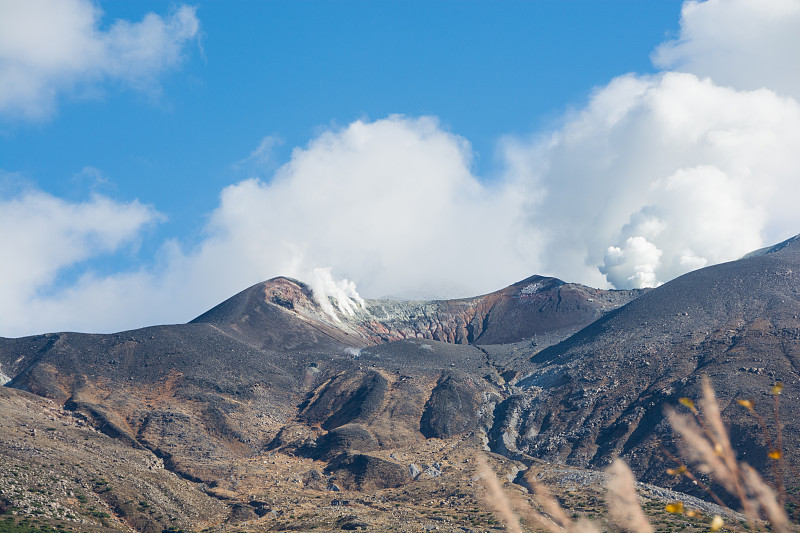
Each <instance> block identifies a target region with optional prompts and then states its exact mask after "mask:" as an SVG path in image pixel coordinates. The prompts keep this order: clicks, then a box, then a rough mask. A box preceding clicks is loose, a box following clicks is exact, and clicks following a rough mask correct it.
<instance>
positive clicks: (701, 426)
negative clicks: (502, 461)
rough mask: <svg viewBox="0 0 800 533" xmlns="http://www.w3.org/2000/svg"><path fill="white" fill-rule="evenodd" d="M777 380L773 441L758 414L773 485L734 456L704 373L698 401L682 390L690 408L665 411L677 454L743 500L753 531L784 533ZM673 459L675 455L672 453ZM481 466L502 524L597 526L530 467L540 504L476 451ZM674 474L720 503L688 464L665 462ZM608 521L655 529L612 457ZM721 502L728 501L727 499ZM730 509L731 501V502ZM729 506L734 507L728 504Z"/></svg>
mask: <svg viewBox="0 0 800 533" xmlns="http://www.w3.org/2000/svg"><path fill="white" fill-rule="evenodd" d="M782 388H783V386H782V385H781V384H776V385H775V386H774V387H773V388H772V394H773V397H774V398H775V406H774V408H775V417H776V425H777V428H778V436H777V439H776V441H777V446H776V445H773V440H772V439H771V438H770V435H769V432H768V431H767V428H766V424H765V423H764V420H763V418H761V417H760V416H759V417H758V419H759V422H760V424H761V426H762V429H763V430H764V431H765V434H766V442H767V445H768V448H769V452H768V455H769V457H770V459H773V460H775V461H776V462H777V464H776V465H774V466H775V467H774V468H773V475H774V478H775V481H776V485H777V490H776V489H775V488H773V487H771V486H770V485H769V484H768V483H767V482H765V481H764V479H763V478H762V477H761V475H760V474H759V473H758V472H756V471H755V469H753V468H752V467H751V466H750V465H748V464H747V463H744V462H740V461H738V460H737V458H736V452H735V451H734V450H733V447H732V446H731V441H730V436H729V434H728V430H727V427H726V426H725V423H724V422H723V420H722V414H721V412H720V408H719V403H718V402H717V398H716V395H715V393H714V389H713V388H712V386H711V383H710V381H709V380H708V379H707V378H705V379H704V380H703V393H702V397H701V399H700V400H699V401H698V405H699V408H698V407H696V406H695V404H694V402H693V401H691V400H690V399H688V398H681V401H680V403H681V404H682V405H684V406H685V407H687V408H688V409H689V410H690V411H691V413H692V414H691V415H687V414H682V413H678V412H677V411H675V410H674V409H671V408H670V409H667V418H668V420H669V423H670V425H671V426H672V429H673V431H675V433H676V434H677V436H678V439H677V442H678V448H679V450H680V452H681V455H682V456H683V457H684V458H685V459H686V461H687V462H688V463H689V465H691V467H693V468H696V469H697V471H699V472H701V473H703V474H705V475H708V476H709V477H711V478H712V479H714V480H715V481H716V482H717V483H719V484H720V485H721V486H722V487H724V488H725V490H726V491H728V492H729V493H730V494H731V495H732V496H734V497H735V498H736V499H737V500H738V502H739V504H740V505H741V511H742V513H743V514H744V515H745V516H746V518H747V521H748V526H749V529H750V530H751V531H760V530H762V529H763V526H764V524H765V522H766V525H768V526H769V528H770V529H771V530H772V531H775V532H777V533H789V532H790V531H792V524H791V522H790V521H789V518H788V516H787V514H786V511H785V508H784V497H785V491H784V483H783V477H782V475H781V472H782V468H781V464H780V461H781V460H782V453H781V447H782V444H783V443H782V438H781V434H780V428H781V426H780V417H779V414H778V413H779V402H778V399H777V397H778V395H779V394H780V393H781V390H782ZM739 404H740V405H742V406H744V407H746V408H748V409H749V410H750V412H751V413H754V414H755V411H754V410H753V402H752V400H741V401H739ZM676 460H677V459H676ZM479 465H480V472H481V476H482V478H483V480H484V484H485V487H486V494H487V501H488V502H489V504H491V505H492V507H493V508H494V509H495V510H496V511H497V513H498V514H499V515H500V517H501V518H502V520H503V522H504V523H505V524H506V527H507V528H508V529H509V530H510V531H513V532H515V533H516V532H520V533H521V532H522V531H523V528H522V526H523V523H524V524H526V525H530V526H536V527H538V528H544V529H545V530H547V531H549V532H551V533H564V532H568V533H596V532H599V531H600V528H599V527H598V525H597V524H595V523H593V522H591V521H589V520H587V519H585V518H580V519H578V520H577V521H573V520H572V519H571V518H570V517H569V514H568V513H567V511H566V510H564V509H563V507H562V506H561V505H560V504H559V503H558V500H556V499H555V498H554V497H553V496H551V495H550V493H549V491H548V490H547V489H546V487H544V486H543V485H541V484H539V483H537V482H536V481H535V480H534V477H533V475H532V471H531V470H529V471H528V473H527V474H526V476H525V477H526V480H527V481H528V483H529V485H530V486H531V487H532V488H533V491H534V493H535V496H536V502H537V503H538V505H539V507H540V508H541V511H537V510H536V509H534V508H533V507H532V506H531V505H530V504H529V503H528V502H527V501H524V500H523V499H521V498H513V497H512V496H510V495H509V493H506V492H505V491H504V490H503V489H502V487H501V484H500V482H499V480H498V479H497V477H496V476H495V475H494V473H493V472H492V470H491V468H490V467H489V465H488V463H487V462H486V460H485V459H484V458H482V457H481V458H479ZM668 472H669V473H671V474H674V475H683V476H686V477H688V478H689V479H691V480H692V481H693V482H694V483H695V484H697V485H699V486H700V487H701V488H703V489H705V490H706V491H707V492H708V493H709V495H710V496H711V497H712V498H713V499H714V500H715V501H716V502H717V503H718V504H721V505H723V506H725V505H724V503H723V501H722V499H721V498H720V497H719V496H718V495H717V494H715V493H714V492H713V491H711V490H710V489H709V488H708V487H707V486H706V485H704V484H703V483H702V482H701V481H700V479H698V477H697V476H695V475H694V474H693V473H692V471H691V469H690V468H689V467H687V466H686V465H684V464H682V463H680V466H679V467H678V468H676V469H670V470H668ZM606 474H607V476H608V479H607V486H606V487H607V497H606V503H607V507H608V519H609V522H611V523H612V524H614V525H615V526H617V527H618V528H620V529H621V530H622V531H628V532H631V533H654V528H653V525H652V524H651V522H650V520H649V519H648V517H647V515H646V514H645V512H644V510H643V509H642V506H641V504H640V501H639V496H638V494H637V492H636V486H635V482H636V480H635V478H634V475H633V473H632V472H631V470H630V468H629V467H628V465H627V464H625V462H624V461H622V460H621V459H616V460H614V462H613V463H612V464H611V466H609V467H608V468H607V469H606ZM725 507H727V506H725ZM665 510H666V511H667V512H669V513H673V514H683V515H685V516H687V517H695V516H696V515H697V513H695V512H693V511H690V510H686V509H684V506H683V504H681V503H679V502H677V503H673V504H669V505H667V506H666V508H665ZM729 510H730V509H729ZM731 512H733V511H732V510H731ZM707 524H708V528H709V529H710V530H711V531H718V530H720V529H721V528H722V527H723V526H724V520H723V519H722V517H721V516H719V515H716V516H714V517H712V518H710V520H709V521H708V523H707Z"/></svg>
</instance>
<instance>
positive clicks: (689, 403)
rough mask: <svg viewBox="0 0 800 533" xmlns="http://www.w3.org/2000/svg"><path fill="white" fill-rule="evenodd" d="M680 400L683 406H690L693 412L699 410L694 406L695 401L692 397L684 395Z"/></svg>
mask: <svg viewBox="0 0 800 533" xmlns="http://www.w3.org/2000/svg"><path fill="white" fill-rule="evenodd" d="M678 402H680V404H681V405H682V406H684V407H688V408H689V409H691V410H692V412H693V413H696V412H697V409H696V408H695V406H694V402H693V401H692V400H691V398H686V397H683V398H680V399H679V400H678Z"/></svg>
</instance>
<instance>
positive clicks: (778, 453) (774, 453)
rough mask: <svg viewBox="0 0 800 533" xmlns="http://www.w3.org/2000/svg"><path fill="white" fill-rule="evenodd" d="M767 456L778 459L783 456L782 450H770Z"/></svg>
mask: <svg viewBox="0 0 800 533" xmlns="http://www.w3.org/2000/svg"><path fill="white" fill-rule="evenodd" d="M767 457H769V458H770V459H775V460H776V461H777V460H778V459H780V458H781V457H782V454H781V451H780V450H770V452H769V453H768V454H767Z"/></svg>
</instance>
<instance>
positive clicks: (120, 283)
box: [0, 0, 800, 335]
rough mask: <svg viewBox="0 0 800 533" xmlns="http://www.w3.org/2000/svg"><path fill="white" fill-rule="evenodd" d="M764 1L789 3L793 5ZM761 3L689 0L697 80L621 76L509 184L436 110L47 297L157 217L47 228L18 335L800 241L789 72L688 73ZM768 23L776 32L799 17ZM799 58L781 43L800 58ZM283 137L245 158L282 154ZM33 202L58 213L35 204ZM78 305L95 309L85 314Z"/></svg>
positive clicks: (281, 173)
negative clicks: (129, 265) (485, 171)
mask: <svg viewBox="0 0 800 533" xmlns="http://www.w3.org/2000/svg"><path fill="white" fill-rule="evenodd" d="M759 5H764V6H765V7H764V10H765V12H767V13H773V12H774V11H775V9H777V7H776V6H782V5H783V4H782V3H781V1H780V0H776V1H775V2H774V4H772V3H763V4H762V3H759ZM725 6H729V9H730V13H729V12H727V11H725ZM742 6H745V7H747V6H752V4H751V3H747V2H743V1H740V0H731V1H730V2H727V3H722V2H720V3H718V2H715V1H713V0H709V1H708V2H705V3H703V4H698V3H695V2H687V3H686V6H685V9H684V14H683V19H682V30H681V37H680V38H679V39H678V41H676V42H674V43H669V44H667V45H665V47H662V48H660V49H659V51H658V52H657V53H656V58H657V61H661V62H662V63H661V64H664V65H668V66H670V67H673V66H674V67H675V68H677V69H678V70H680V72H677V71H667V72H662V73H659V74H657V75H652V76H639V75H633V74H628V75H623V76H620V77H618V78H616V79H614V80H612V81H610V82H609V83H608V84H607V85H606V86H604V87H600V88H598V89H596V90H595V91H594V92H593V93H592V95H591V97H590V98H589V100H588V102H587V104H586V105H585V106H584V107H583V108H581V109H578V110H576V111H574V112H572V113H570V114H568V115H567V116H565V117H564V119H563V123H562V124H561V126H559V127H558V128H556V129H555V130H554V131H550V132H540V133H538V134H536V135H535V136H533V137H531V138H527V139H526V138H507V139H504V140H503V141H502V142H501V148H502V150H501V156H500V160H501V161H500V162H501V164H502V165H503V168H504V171H503V172H502V175H501V176H500V177H499V178H497V179H493V180H491V181H487V180H482V179H481V178H480V177H479V176H476V175H475V172H474V169H473V166H472V149H471V147H470V145H469V143H468V141H467V140H466V139H464V138H461V137H459V136H458V135H456V134H454V133H452V132H448V131H446V130H445V129H444V128H442V126H441V125H440V124H439V123H438V122H437V120H436V119H435V118H431V117H403V116H392V117H388V118H385V119H382V120H377V121H373V122H369V121H356V122H353V123H352V124H349V125H347V126H345V127H343V128H339V129H329V130H327V131H324V132H322V133H321V134H319V135H318V136H317V137H316V138H314V139H312V140H311V141H310V142H309V143H308V145H307V146H305V147H301V148H295V149H294V151H293V152H292V155H291V157H290V159H289V161H288V162H286V163H284V164H283V165H282V166H280V167H278V168H277V170H275V171H274V172H272V171H269V172H266V171H264V170H263V169H265V168H268V165H258V164H254V165H252V166H251V167H250V168H251V169H252V170H253V171H255V172H258V171H261V172H262V173H263V174H261V175H259V177H255V178H252V179H248V180H245V181H241V182H239V183H235V184H232V185H230V186H228V187H226V188H225V189H224V190H223V191H222V192H221V195H220V201H219V205H218V207H217V208H216V209H215V210H214V211H213V212H212V213H211V214H210V217H209V223H208V226H207V228H206V234H205V238H204V239H203V241H202V242H201V243H200V244H199V245H197V246H196V247H192V248H187V247H186V246H185V245H183V244H181V243H180V242H179V241H177V240H176V241H170V242H167V243H165V244H164V245H163V246H162V247H161V250H160V252H159V254H158V256H157V258H156V259H155V261H154V264H153V265H150V266H147V267H143V268H141V269H139V270H135V271H130V272H122V273H117V274H113V275H108V276H102V275H100V274H95V273H92V272H91V271H89V272H86V273H84V275H83V276H81V277H80V278H79V279H78V280H77V281H76V282H75V283H73V284H71V285H68V286H67V287H66V288H63V287H51V288H50V290H46V289H47V288H48V287H50V285H48V284H50V283H52V280H53V279H54V277H55V276H56V275H57V273H58V272H60V271H61V270H63V269H64V268H68V267H70V266H71V265H75V264H77V263H76V262H80V261H84V260H85V259H86V258H88V257H89V256H91V254H97V253H106V252H108V251H112V250H115V249H117V248H118V247H119V246H120V245H121V243H122V242H128V241H129V240H130V239H131V238H134V236H135V235H136V234H137V232H139V231H140V229H141V227H142V225H143V224H146V223H148V221H152V220H153V219H154V217H156V215H155V214H154V212H153V211H152V210H148V209H147V208H143V207H142V206H138V205H137V204H123V205H121V206H117V209H122V212H130V216H129V218H128V222H127V223H124V224H122V226H121V227H120V228H119V229H118V230H114V231H112V230H111V229H109V231H111V234H109V235H105V234H104V233H102V232H101V233H96V232H95V230H96V228H98V227H100V225H99V224H100V223H99V222H98V224H88V225H84V226H81V227H82V228H84V229H82V230H75V231H76V232H75V234H74V235H73V234H70V233H69V232H66V234H65V230H64V229H63V228H61V225H60V224H55V223H50V226H46V228H47V229H46V230H42V231H39V232H36V231H33V230H29V231H28V235H29V236H30V238H31V239H32V240H33V241H37V239H39V240H41V244H39V245H36V246H33V245H31V246H32V248H30V249H28V248H25V247H24V246H22V245H20V244H16V245H15V246H16V248H13V247H12V248H11V249H12V250H15V252H14V253H15V254H17V255H18V256H19V257H21V261H22V262H21V263H20V265H29V266H26V267H23V266H19V267H17V270H16V271H15V272H14V273H13V275H12V277H11V278H9V279H21V280H22V281H23V283H22V286H23V287H27V289H26V290H27V292H23V293H14V290H16V289H14V288H13V284H10V285H9V286H8V287H5V286H4V287H3V288H2V290H5V291H6V294H11V295H12V296H13V298H12V300H9V302H11V303H7V302H6V303H5V308H4V309H3V310H2V312H3V313H5V315H4V316H5V317H6V318H7V319H8V320H5V319H4V326H5V325H6V324H12V325H16V326H17V327H16V329H12V328H11V327H10V326H5V327H6V329H5V330H4V331H0V334H6V335H7V334H10V332H22V331H24V332H29V333H33V332H36V331H45V330H57V329H65V327H64V325H65V324H67V325H75V324H77V326H76V328H77V329H86V330H92V331H112V330H118V329H122V328H124V327H134V326H141V325H147V324H153V323H162V322H182V321H186V320H189V319H191V318H193V317H194V316H197V315H199V314H200V313H202V312H203V311H205V310H206V309H208V308H209V307H210V306H212V305H214V304H216V303H218V302H220V301H221V300H223V299H224V298H226V297H228V296H230V295H232V294H233V293H235V292H236V291H237V290H241V289H243V288H245V287H246V286H248V285H249V284H252V283H256V282H258V281H261V280H263V279H266V278H269V277H272V276H276V275H289V276H293V277H296V278H299V279H301V280H306V281H308V282H310V283H311V284H312V287H313V290H314V292H315V294H317V296H318V298H319V299H320V300H321V301H323V302H326V303H327V305H328V306H329V308H328V309H327V310H328V311H329V312H332V311H334V304H333V303H332V302H335V305H336V306H337V307H339V309H338V311H339V312H342V313H348V312H355V311H356V310H357V308H358V306H360V305H361V300H360V296H359V294H360V295H362V296H364V297H381V296H385V295H400V296H418V295H420V292H421V293H422V295H424V296H430V295H437V296H442V297H452V296H469V295H474V294H480V293H483V292H488V291H491V290H495V289H498V288H501V287H503V286H504V285H507V284H509V283H512V282H514V281H517V280H520V279H522V278H524V277H526V276H529V275H531V274H534V273H538V274H545V275H554V276H558V277H560V278H562V279H564V280H566V281H576V282H582V283H586V284H589V285H593V286H599V287H617V288H630V287H645V286H656V285H659V284H660V283H664V282H666V281H668V280H670V279H672V278H674V277H676V276H678V275H681V274H683V273H685V272H688V271H690V270H693V269H695V268H700V267H703V266H706V265H711V264H715V263H719V262H721V261H726V260H731V259H735V258H737V257H740V256H741V255H743V254H745V253H747V252H748V251H751V250H754V249H757V248H760V247H762V246H764V245H766V244H772V243H775V242H778V241H781V240H783V239H785V238H787V237H789V236H791V235H794V234H796V233H798V232H800V210H798V209H797V205H796V204H797V201H796V197H797V176H798V175H800V156H798V154H800V104H798V101H797V99H796V98H795V97H793V96H792V93H791V91H789V90H786V89H781V86H780V83H781V80H780V79H778V78H771V77H769V76H767V75H763V76H762V75H761V73H760V71H759V70H757V69H755V68H753V69H750V70H748V69H749V68H750V67H748V66H747V63H745V64H744V66H745V68H744V70H746V71H748V72H750V74H749V75H748V76H749V78H748V79H745V81H731V79H730V78H725V73H726V72H733V70H734V69H735V66H736V63H737V61H738V55H737V53H733V52H725V53H721V54H719V55H717V56H715V57H716V58H717V64H716V67H718V68H719V69H721V70H719V73H716V72H703V71H702V69H700V68H699V67H690V66H688V65H690V64H692V63H691V62H690V61H689V60H690V59H695V58H696V59H697V61H698V63H697V64H698V65H700V64H701V63H702V62H700V59H701V58H703V57H704V54H705V55H706V56H708V57H710V55H709V54H711V51H710V50H712V49H715V47H716V48H718V49H720V50H723V51H725V50H726V48H725V46H727V45H725V44H724V42H723V41H724V39H722V37H715V36H714V35H712V34H713V32H714V31H715V30H714V26H713V25H711V24H710V23H708V22H703V23H702V24H700V23H699V22H697V21H700V20H701V18H698V17H699V16H700V15H698V13H700V14H702V13H704V12H703V11H702V10H704V9H705V10H722V11H719V14H720V17H722V19H724V20H725V21H727V20H728V19H727V18H725V17H726V16H728V17H733V14H731V13H736V12H740V11H741V10H742V9H744V8H743V7H742ZM693 10H694V11H693ZM789 11H791V10H789ZM723 15H724V16H723ZM790 15H791V12H787V13H786V14H785V16H787V17H788V16H790ZM765 21H766V22H765ZM751 22H752V25H753V26H754V27H757V28H758V32H761V33H769V28H768V26H769V25H770V24H776V25H778V26H780V25H781V24H782V23H783V22H782V19H781V18H780V17H772V18H770V17H766V16H764V17H761V18H758V17H756V16H754V17H753V18H752V21H751ZM762 26H763V27H762ZM726 31H729V32H732V31H733V30H730V29H729V30H726ZM776 31H778V32H779V28H778V29H777V30H776ZM733 33H734V34H735V32H733ZM726 38H727V37H726ZM698 43H705V44H703V46H705V47H707V48H708V50H706V49H705V48H703V47H702V46H699V44H698ZM765 49H766V48H765ZM796 49H797V48H796V47H786V48H780V47H773V48H771V49H770V50H772V53H775V54H777V55H779V56H780V57H779V58H777V59H776V61H779V62H780V64H781V65H782V66H783V67H784V68H785V69H794V68H795V64H796V61H795V56H794V55H793V54H796V52H795V50H796ZM670 54H672V55H670ZM670 57H671V58H672V59H667V58H670ZM679 67H680V68H679ZM695 71H696V72H695ZM709 76H710V77H709ZM746 77H747V76H746ZM786 79H788V78H786ZM762 86H765V87H764V88H761V87H762ZM773 89H774V90H773ZM271 143H273V141H272V140H271V139H270V138H267V139H266V140H265V141H264V142H262V143H261V144H260V145H259V146H257V147H254V150H255V151H254V152H253V154H251V156H250V157H249V158H247V159H245V160H243V161H244V163H242V162H240V164H245V163H246V164H247V165H248V166H249V165H250V164H251V162H252V161H256V162H258V161H261V162H263V159H264V154H268V153H269V147H270V146H271ZM244 153H246V151H245V152H244ZM50 201H51V202H55V203H56V204H58V201H57V200H55V199H52V198H50ZM20 203H21V204H24V206H25V207H26V209H29V210H30V213H33V214H36V213H38V212H39V211H37V210H36V209H35V208H34V207H33V206H35V202H33V201H30V202H20ZM90 204H91V202H90ZM9 205H11V204H9ZM59 205H60V206H61V208H62V209H66V208H67V207H69V208H75V209H77V207H76V206H70V205H65V204H63V203H61V204H59ZM2 208H3V211H5V210H6V209H7V208H6V204H3V205H2ZM86 209H88V208H86ZM126 209H127V211H126ZM3 211H0V213H2V212H3ZM79 211H80V210H79ZM80 212H82V211H80ZM137 214H138V217H137ZM26 218H30V219H31V220H34V221H37V220H39V219H40V218H42V216H41V215H36V216H32V215H26V214H25V211H24V210H20V211H18V212H16V214H15V215H14V216H10V215H9V218H7V219H4V220H3V221H0V228H4V231H5V228H8V227H10V226H9V224H10V223H11V222H10V221H11V220H24V219H26ZM77 218H78V219H80V218H81V217H77ZM84 218H85V217H84ZM102 219H103V217H100V216H98V217H96V221H99V220H102ZM37 224H38V223H37ZM65 224H66V226H65V227H67V228H69V227H70V225H69V223H68V222H65ZM34 226H36V224H34ZM87 228H95V229H92V230H89V229H87ZM110 228H113V226H111V227H110ZM51 232H53V233H52V235H55V236H62V235H66V236H65V237H63V238H65V239H66V241H67V242H72V241H75V242H77V244H78V245H77V246H76V247H75V246H70V247H68V248H69V249H67V250H64V251H62V252H61V254H58V253H56V252H55V251H53V250H50V248H49V247H48V243H51V242H53V241H54V240H58V239H56V238H55V237H53V236H52V235H51V234H50V233H51ZM93 232H94V233H93ZM5 233H8V234H9V235H11V232H10V231H5ZM104 235H105V236H104ZM86 243H89V244H86ZM81 246H83V248H82V247H81ZM73 248H74V249H76V250H78V251H77V252H70V250H73ZM54 250H57V248H56V249H54ZM81 250H83V251H81ZM87 250H88V251H87ZM45 251H47V252H48V253H52V254H54V255H55V256H56V257H58V258H60V259H58V260H56V261H55V262H54V263H52V264H51V265H50V266H47V267H43V266H41V265H42V264H44V263H47V262H48V261H52V260H53V259H52V257H51V256H50V255H46V253H45ZM70 253H74V254H75V255H74V256H70V255H69V254H70ZM62 254H63V255H62ZM7 268H12V267H7ZM37 269H38V270H37ZM13 276H16V278H14V277H13ZM25 276H29V279H27V280H26V278H25ZM7 277H8V276H0V284H3V283H8V281H7V280H6V278H7ZM337 280H339V281H337ZM347 280H351V281H347ZM355 284H357V286H358V292H356V285H355ZM9 287H10V288H9ZM328 296H332V297H333V298H334V300H332V301H331V300H328V298H327V297H328ZM122 302H124V303H122ZM16 309H21V310H22V311H21V312H20V313H19V314H20V317H21V318H18V319H16V318H15V317H14V316H13V315H14V313H15V312H16ZM74 309H81V310H82V313H84V314H83V315H81V317H80V321H79V320H78V319H77V318H75V313H74V312H71V310H74ZM65 317H68V318H69V320H67V318H65ZM14 320H16V322H15V321H14Z"/></svg>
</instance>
